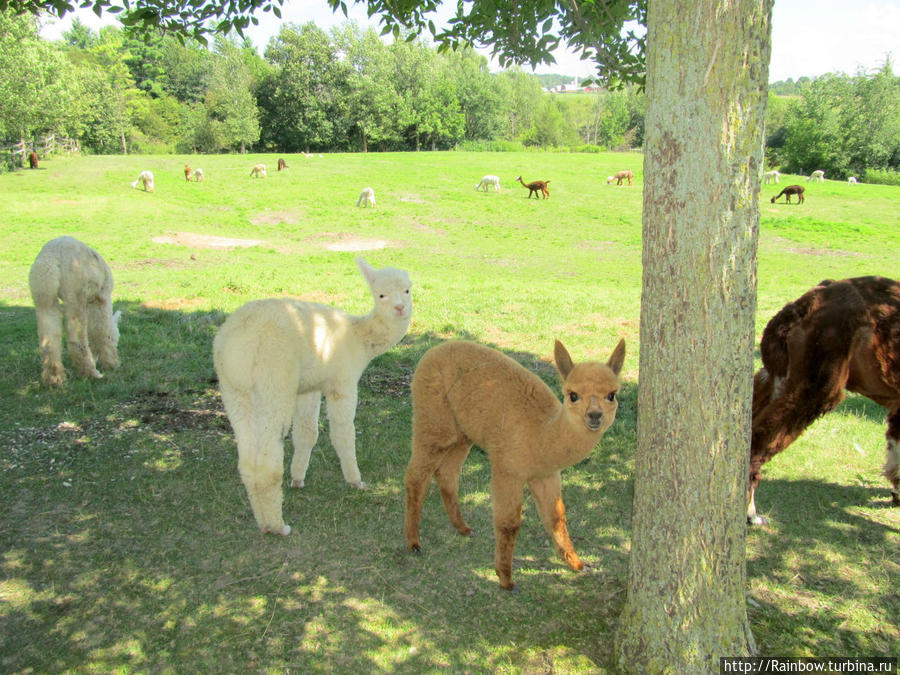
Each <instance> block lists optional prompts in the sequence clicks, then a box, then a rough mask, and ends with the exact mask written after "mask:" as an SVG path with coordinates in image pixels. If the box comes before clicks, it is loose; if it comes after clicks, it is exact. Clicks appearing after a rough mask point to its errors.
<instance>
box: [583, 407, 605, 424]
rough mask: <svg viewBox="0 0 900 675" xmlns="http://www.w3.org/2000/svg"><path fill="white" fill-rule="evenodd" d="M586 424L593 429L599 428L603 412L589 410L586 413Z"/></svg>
mask: <svg viewBox="0 0 900 675" xmlns="http://www.w3.org/2000/svg"><path fill="white" fill-rule="evenodd" d="M587 416H588V422H589V423H590V425H591V426H593V427H598V426H600V420H602V419H603V411H602V410H589V411H588V414H587Z"/></svg>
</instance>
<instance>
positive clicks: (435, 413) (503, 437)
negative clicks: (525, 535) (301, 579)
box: [404, 340, 625, 589]
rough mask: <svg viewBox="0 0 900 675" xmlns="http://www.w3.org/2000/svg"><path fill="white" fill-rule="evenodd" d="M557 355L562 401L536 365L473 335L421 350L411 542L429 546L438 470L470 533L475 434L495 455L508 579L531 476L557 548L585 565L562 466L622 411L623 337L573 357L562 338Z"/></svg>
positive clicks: (502, 574) (506, 581) (497, 532)
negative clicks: (569, 515) (468, 498)
mask: <svg viewBox="0 0 900 675" xmlns="http://www.w3.org/2000/svg"><path fill="white" fill-rule="evenodd" d="M554 358H555V361H556V367H557V370H559V374H560V376H561V378H562V380H563V383H562V389H563V402H562V403H560V401H559V399H558V398H557V397H556V394H554V393H553V391H552V390H551V389H550V387H548V386H547V385H546V384H544V382H543V380H541V378H539V377H538V376H537V375H535V374H534V373H532V372H530V371H528V370H526V369H525V368H523V367H522V366H520V365H519V364H518V363H516V362H515V361H513V360H512V359H511V358H509V357H508V356H506V355H505V354H502V353H501V352H498V351H496V350H494V349H491V348H489V347H485V346H483V345H479V344H476V343H474V342H467V341H464V340H459V341H451V342H444V343H442V344H439V345H438V346H437V347H433V348H432V349H430V350H428V352H426V354H425V356H423V357H422V359H421V360H420V361H419V365H418V366H417V367H416V372H415V374H414V375H413V379H412V398H413V433H412V456H411V457H410V460H409V465H408V466H407V468H406V480H405V485H406V516H405V520H404V533H405V535H406V544H407V546H408V547H409V548H410V549H412V550H414V551H421V547H420V545H419V516H420V515H421V512H422V504H423V502H424V501H425V494H426V492H428V486H429V484H430V483H431V477H432V476H434V479H435V481H436V482H437V484H438V488H439V489H440V492H441V499H442V500H443V502H444V510H445V511H446V512H447V515H448V516H449V518H450V522H451V523H453V526H454V527H456V529H457V531H458V532H459V533H460V534H464V535H469V534H471V532H472V530H471V528H469V526H468V525H467V524H466V521H465V520H464V519H463V516H462V512H461V511H460V508H459V496H458V495H459V475H460V472H461V470H462V466H463V463H464V462H465V461H466V457H468V455H469V450H470V449H471V447H472V444H477V445H478V446H479V447H480V448H482V449H483V450H484V451H485V452H486V453H487V455H488V458H489V459H490V462H491V499H492V501H493V505H494V539H495V542H494V547H495V548H494V569H495V571H496V572H497V576H498V577H499V578H500V586H501V587H503V588H506V589H512V588H513V586H514V584H513V582H512V560H513V549H514V548H515V545H516V536H517V535H518V533H519V526H520V524H521V521H522V493H523V491H524V489H525V485H526V483H527V484H528V486H529V487H530V488H531V494H532V495H533V496H534V501H535V504H536V506H537V511H538V513H539V514H540V517H541V523H543V525H544V529H545V530H546V531H547V534H549V535H550V538H551V539H552V540H553V543H554V544H555V545H556V551H557V553H558V554H559V556H560V557H561V558H562V559H563V560H565V561H566V563H567V564H568V566H569V567H570V568H571V569H573V570H581V569H583V567H584V565H583V563H582V562H581V560H580V559H579V557H578V555H577V554H576V553H575V549H574V548H573V547H572V541H571V539H570V538H569V531H568V529H567V527H566V509H565V505H564V504H563V501H562V492H561V478H560V471H561V470H562V469H564V468H566V467H568V466H573V465H574V464H577V463H578V462H580V461H581V460H583V459H584V458H585V457H587V456H588V455H589V454H590V452H591V450H593V449H594V447H596V445H597V443H599V442H600V439H601V438H603V434H604V433H605V432H606V430H607V429H608V428H609V426H610V425H611V424H612V423H613V420H614V419H615V418H616V409H617V408H618V405H619V403H618V400H617V396H618V393H619V387H620V385H619V378H618V375H619V372H620V371H621V370H622V364H623V362H624V360H625V341H624V340H621V341H620V342H619V344H618V345H617V346H616V348H615V350H613V354H612V356H611V357H610V359H609V361H607V362H606V363H605V364H604V363H597V362H588V363H580V364H578V365H575V364H574V363H573V362H572V358H571V357H570V356H569V352H568V351H567V350H566V348H565V347H564V346H563V344H562V343H561V342H560V341H559V340H557V341H556V345H555V349H554Z"/></svg>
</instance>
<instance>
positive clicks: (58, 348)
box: [28, 237, 121, 387]
mask: <svg viewBox="0 0 900 675" xmlns="http://www.w3.org/2000/svg"><path fill="white" fill-rule="evenodd" d="M28 284H29V286H30V288H31V297H32V299H33V300H34V311H35V314H36V315H37V329H38V342H39V344H40V349H41V384H43V385H44V386H45V387H58V386H60V385H61V384H62V383H63V382H65V380H66V371H65V369H64V368H63V365H62V311H65V315H66V331H67V333H68V340H67V345H66V346H67V349H68V352H69V357H70V358H71V359H72V365H73V366H74V367H75V370H76V371H78V372H79V373H80V374H81V375H84V376H85V377H92V378H100V377H103V376H102V375H101V374H100V373H99V372H98V371H97V367H96V364H95V358H94V354H95V353H96V355H97V359H98V360H99V361H100V365H102V366H103V367H104V368H108V369H113V368H116V367H118V365H119V355H118V352H117V346H118V344H119V319H120V318H121V312H116V313H115V314H113V311H112V290H113V279H112V273H111V272H110V270H109V266H108V265H107V264H106V262H105V261H104V260H103V258H102V257H100V254H99V253H97V252H96V251H95V250H94V249H92V248H91V247H90V246H88V245H87V244H84V243H82V242H80V241H78V240H77V239H74V238H73V237H59V238H57V239H53V240H51V241H49V242H47V243H46V244H44V247H43V248H42V249H41V251H40V253H38V255H37V258H35V260H34V263H33V264H32V265H31V271H30V272H29V274H28ZM60 300H62V301H63V303H64V304H63V309H62V310H61V309H60V304H59V301H60Z"/></svg>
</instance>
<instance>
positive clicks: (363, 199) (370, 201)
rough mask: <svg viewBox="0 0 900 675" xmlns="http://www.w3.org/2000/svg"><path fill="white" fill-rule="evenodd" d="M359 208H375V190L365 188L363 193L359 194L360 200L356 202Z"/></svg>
mask: <svg viewBox="0 0 900 675" xmlns="http://www.w3.org/2000/svg"><path fill="white" fill-rule="evenodd" d="M356 205H357V206H365V207H366V208H368V207H370V206H371V207H372V208H373V209H374V208H375V190H373V189H372V188H370V187H367V188H363V191H362V192H360V193H359V199H357V200H356Z"/></svg>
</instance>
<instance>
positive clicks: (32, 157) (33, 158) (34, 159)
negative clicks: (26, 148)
mask: <svg viewBox="0 0 900 675" xmlns="http://www.w3.org/2000/svg"><path fill="white" fill-rule="evenodd" d="M28 167H29V168H31V169H36V168H38V156H37V153H36V152H35V151H34V150H32V151H31V152H29V153H28Z"/></svg>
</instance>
